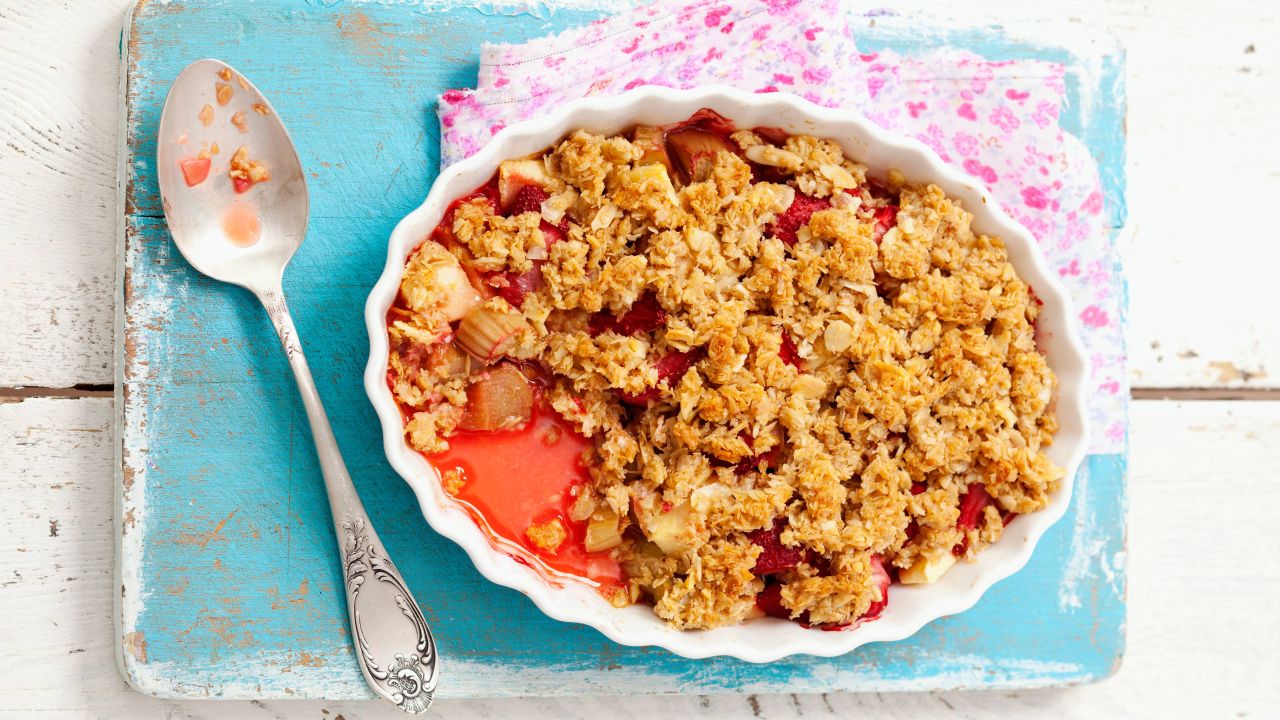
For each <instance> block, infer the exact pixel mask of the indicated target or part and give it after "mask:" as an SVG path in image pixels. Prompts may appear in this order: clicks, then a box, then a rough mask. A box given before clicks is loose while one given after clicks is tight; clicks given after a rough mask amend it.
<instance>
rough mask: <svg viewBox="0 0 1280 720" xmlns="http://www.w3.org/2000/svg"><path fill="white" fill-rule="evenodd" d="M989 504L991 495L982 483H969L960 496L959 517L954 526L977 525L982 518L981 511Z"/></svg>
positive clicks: (971, 526)
mask: <svg viewBox="0 0 1280 720" xmlns="http://www.w3.org/2000/svg"><path fill="white" fill-rule="evenodd" d="M990 504H991V495H989V494H988V493H987V488H986V487H985V486H984V485H983V484H982V483H970V484H969V488H968V490H966V491H965V494H964V496H963V497H961V498H960V519H959V520H957V521H956V527H958V528H960V529H961V530H968V529H969V528H975V527H978V522H979V521H981V520H982V511H983V510H984V509H986V507H987V506H988V505H990Z"/></svg>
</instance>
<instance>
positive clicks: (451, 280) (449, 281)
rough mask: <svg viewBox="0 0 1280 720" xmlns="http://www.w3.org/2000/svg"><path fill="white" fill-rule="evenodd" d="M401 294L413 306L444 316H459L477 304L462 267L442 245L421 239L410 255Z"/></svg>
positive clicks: (407, 303)
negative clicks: (435, 311)
mask: <svg viewBox="0 0 1280 720" xmlns="http://www.w3.org/2000/svg"><path fill="white" fill-rule="evenodd" d="M400 296H401V297H402V298H404V302H405V304H406V305H407V306H408V307H409V308H410V309H412V310H417V311H420V312H424V311H433V310H438V311H439V312H441V313H442V314H443V315H444V317H445V320H447V321H448V322H454V321H457V320H461V319H462V318H463V317H465V316H466V315H467V313H469V312H471V309H472V308H474V307H475V306H476V305H478V304H480V295H479V294H478V293H477V292H476V289H475V287H474V286H473V285H472V284H471V281H470V279H469V278H468V276H467V273H466V271H465V269H464V268H463V267H462V265H461V263H459V262H458V259H457V258H455V257H454V256H453V255H452V254H451V253H450V252H449V251H448V250H445V249H444V247H443V246H441V245H440V244H439V243H435V242H424V243H422V245H421V247H419V248H418V249H417V251H416V252H414V254H413V255H412V256H410V257H409V262H408V264H407V266H406V268H405V274H404V280H402V281H401V283H400Z"/></svg>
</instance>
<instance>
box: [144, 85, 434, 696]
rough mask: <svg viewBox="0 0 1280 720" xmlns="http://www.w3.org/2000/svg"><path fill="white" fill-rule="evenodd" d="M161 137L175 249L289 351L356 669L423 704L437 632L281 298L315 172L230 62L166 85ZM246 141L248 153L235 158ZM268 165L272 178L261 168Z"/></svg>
mask: <svg viewBox="0 0 1280 720" xmlns="http://www.w3.org/2000/svg"><path fill="white" fill-rule="evenodd" d="M157 147H158V150H157V153H156V155H157V168H156V173H157V175H158V176H159V179H160V195H161V197H162V198H163V200H164V214H165V219H166V220H167V221H168V223H169V232H170V233H172V234H173V241H174V243H176V244H177V246H178V250H180V251H181V252H182V256H183V257H185V258H186V259H187V262H189V263H191V265H192V266H193V267H195V268H196V269H197V270H199V271H200V272H202V273H204V274H205V275H208V276H209V277H211V278H214V279H215V280H221V281H223V282H229V283H234V284H236V285H239V286H241V287H243V288H246V289H247V290H249V291H251V292H252V293H253V294H254V295H256V296H257V297H258V299H259V300H260V301H262V304H263V306H264V307H266V309H267V315H269V316H270V317H271V322H272V323H273V324H274V325H275V328H276V332H277V333H279V335H280V344H281V345H282V346H283V347H284V352H285V355H286V356H288V358H289V367H290V368H292V369H293V374H294V377H295V378H296V379H297V382H298V391H299V393H301V394H302V403H303V405H304V406H306V409H307V420H308V421H309V422H310V424H311V434H312V436H313V437H314V438H315V443H316V452H317V454H318V455H319V457H320V470H321V472H322V473H323V474H324V485H325V489H326V490H327V491H328V494H329V508H330V510H331V511H332V512H333V526H334V531H335V532H336V533H337V536H338V538H339V543H340V545H341V555H342V574H343V578H344V579H345V584H346V590H347V608H348V611H349V613H350V620H351V636H352V641H353V643H354V645H355V656H356V659H357V661H358V662H359V664H360V670H361V671H362V672H363V673H364V677H365V680H367V681H368V682H369V686H370V687H372V688H373V691H374V692H375V693H377V694H378V695H379V696H380V697H382V698H385V699H386V700H388V701H390V702H392V703H395V704H396V705H398V706H399V707H400V708H401V709H402V710H404V711H406V712H409V713H414V714H416V713H421V712H425V711H426V709H427V707H428V706H430V704H431V698H432V695H433V694H434V693H435V689H436V680H437V674H438V672H439V665H438V657H437V655H436V643H435V639H434V638H433V637H432V635H431V630H430V629H429V628H428V627H427V623H426V620H424V619H423V617H422V611H421V610H419V609H418V605H417V603H415V602H414V600H413V596H412V595H411V594H410V593H409V588H408V587H407V586H406V585H405V582H404V579H403V578H402V577H401V576H400V572H399V571H398V570H396V566H395V565H394V564H393V563H392V562H391V559H390V558H389V557H387V551H386V549H385V548H383V546H382V543H381V542H380V541H379V540H378V534H377V533H376V532H374V530H373V523H371V522H370V521H369V516H368V514H367V513H366V512H365V509H364V505H363V504H362V503H361V502H360V498H359V496H358V495H357V494H356V489H355V486H354V485H352V484H351V476H350V475H348V474H347V467H346V465H345V464H344V463H343V462H342V456H341V454H340V453H339V452H338V443H337V442H336V441H335V440H334V437H333V429H332V428H330V427H329V419H328V418H327V417H326V416H325V412H324V407H323V406H322V405H321V403H320V395H319V394H318V393H317V392H316V386H315V382H314V381H313V380H312V379H311V371H310V370H309V369H308V368H307V360H306V358H305V357H304V356H303V354H302V346H301V345H300V344H299V342H298V332H297V330H296V329H295V328H294V326H293V319H292V318H291V317H290V316H289V308H288V307H287V306H286V305H285V300H284V291H283V289H282V287H281V280H282V278H283V276H284V268H285V266H286V265H288V264H289V259H290V258H292V257H293V254H294V252H295V251H296V250H297V249H298V246H299V245H301V244H302V238H303V236H304V235H306V230H307V210H308V200H307V183H306V179H305V178H304V177H303V173H302V163H301V161H300V160H299V159H298V153H297V151H296V150H295V149H294V147H293V141H292V140H291V139H290V138H289V133H288V131H286V130H285V128H284V124H283V123H281V122H280V119H279V116H277V115H276V113H275V109H274V108H272V107H271V104H270V103H268V102H267V99H266V98H265V97H263V96H262V94H261V93H259V92H258V90H257V88H255V87H254V86H253V85H252V84H251V83H249V81H248V80H246V79H245V78H244V76H243V75H241V74H240V73H238V72H236V71H235V70H234V69H232V68H231V67H230V66H229V65H227V64H226V63H223V62H219V61H217V60H200V61H197V62H194V63H192V64H191V65H188V66H187V68H186V69H185V70H183V71H182V73H181V74H179V75H178V79H177V80H175V81H174V83H173V87H171V88H170V89H169V96H168V98H167V99H166V100H165V103H164V112H163V114H162V115H161V116H160V137H159V139H158V142H157ZM241 148H244V152H243V154H242V157H241V160H242V162H234V161H233V157H234V156H235V155H237V154H238V151H239V150H240V149H241ZM215 149H216V150H217V152H216V153H215V152H214V150H215ZM206 159H207V162H206ZM251 162H253V163H257V170H254V169H253V166H252V165H251V164H250V163H251ZM232 165H237V166H238V167H239V168H240V173H239V174H241V175H243V176H245V177H244V178H243V179H242V180H241V184H242V185H243V184H244V183H245V181H246V180H250V181H251V180H253V179H258V180H259V181H258V182H254V183H252V184H251V185H250V186H249V187H248V188H247V189H244V188H242V190H243V192H236V189H235V188H234V187H233V179H232V177H231V176H230V172H231V166H232ZM263 169H265V171H266V172H267V174H268V175H269V177H268V178H267V179H262V178H261V177H257V176H258V175H259V173H260V171H261V170H263ZM206 170H207V176H205V177H203V178H201V175H202V174H203V171H206ZM196 180H199V182H195V181H196Z"/></svg>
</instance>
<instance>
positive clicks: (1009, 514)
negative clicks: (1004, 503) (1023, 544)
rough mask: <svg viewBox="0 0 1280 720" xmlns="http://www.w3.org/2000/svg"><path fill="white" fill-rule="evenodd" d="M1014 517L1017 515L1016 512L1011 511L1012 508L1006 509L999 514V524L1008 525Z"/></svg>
mask: <svg viewBox="0 0 1280 720" xmlns="http://www.w3.org/2000/svg"><path fill="white" fill-rule="evenodd" d="M1016 517H1018V513H1016V512H1013V511H1012V510H1006V511H1005V512H1004V514H1002V515H1001V516H1000V524H1001V525H1003V526H1005V527H1009V523H1011V522H1013V519H1014V518H1016Z"/></svg>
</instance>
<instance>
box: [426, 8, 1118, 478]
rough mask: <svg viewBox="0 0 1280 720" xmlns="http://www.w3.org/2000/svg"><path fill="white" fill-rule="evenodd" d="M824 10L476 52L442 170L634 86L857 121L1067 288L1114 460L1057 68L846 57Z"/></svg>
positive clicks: (641, 14)
mask: <svg viewBox="0 0 1280 720" xmlns="http://www.w3.org/2000/svg"><path fill="white" fill-rule="evenodd" d="M845 12H846V10H844V9H842V8H841V6H840V3H839V2H838V0H731V1H730V2H722V1H720V0H710V1H707V0H702V1H698V2H693V3H690V4H682V3H662V2H659V3H655V4H653V5H647V6H643V7H639V8H636V9H634V10H631V11H628V12H624V13H621V14H618V15H615V16H612V17H608V18H605V19H602V20H599V21H596V22H594V23H592V24H590V25H587V26H585V27H580V28H574V29H571V30H567V31H565V32H562V33H560V34H558V35H554V36H551V37H546V38H541V39H538V40H533V41H530V42H527V43H523V44H520V45H488V44H486V45H484V46H483V47H482V48H481V52H480V72H479V79H478V82H477V86H476V88H475V89H474V90H472V89H459V90H450V91H448V92H446V93H445V94H444V95H442V96H441V98H440V104H439V115H440V124H441V138H442V140H441V165H442V166H444V165H448V164H450V163H453V162H456V161H457V160H460V159H462V158H464V157H466V156H468V155H470V154H472V153H474V152H475V151H476V150H478V149H479V148H480V146H482V145H483V144H484V143H485V142H486V141H487V140H488V139H489V138H490V137H491V136H492V135H493V134H494V133H497V132H498V131H499V130H501V129H502V128H503V127H505V126H506V125H507V124H509V123H512V122H517V121H519V120H522V119H524V118H527V117H532V116H534V115H538V114H539V113H541V112H542V111H543V110H544V109H545V108H553V107H556V106H558V105H560V104H562V103H564V102H565V101H567V100H571V99H574V98H578V97H583V96H586V95H608V94H616V93H620V92H623V91H625V90H629V89H631V88H633V87H636V86H638V85H646V84H649V85H665V86H669V87H694V86H698V85H706V84H712V83H720V84H725V85H731V86H734V87H737V88H739V89H742V90H749V91H753V92H776V91H780V90H784V91H787V92H791V93H795V94H797V95H800V96H801V97H804V98H806V99H808V100H811V101H813V102H815V103H818V104H821V105H826V106H830V107H842V108H849V109H852V110H857V111H859V112H861V113H863V114H864V115H866V116H867V117H868V118H870V119H871V120H872V121H874V122H876V123H878V124H880V125H882V126H883V127H885V128H888V129H890V130H894V131H896V132H899V133H902V134H905V135H910V136H912V137H915V138H918V139H919V140H921V141H922V142H924V143H925V144H927V145H929V146H930V147H932V148H933V149H934V150H935V151H936V152H937V153H938V155H939V156H941V157H942V159H943V160H944V161H946V162H948V163H950V164H952V165H955V166H957V167H959V168H961V169H963V170H964V171H965V172H967V173H969V174H970V175H972V176H974V177H976V178H978V179H980V180H981V181H982V182H983V183H984V184H985V185H986V186H987V187H989V188H990V189H991V192H992V194H993V195H994V196H995V197H996V199H997V200H998V201H999V202H1000V203H1001V204H1002V205H1003V206H1004V208H1005V209H1006V210H1007V211H1008V212H1009V213H1010V214H1012V215H1013V217H1014V218H1015V219H1016V220H1018V221H1019V222H1021V223H1022V224H1023V225H1025V226H1026V227H1027V228H1028V229H1029V230H1030V231H1031V232H1032V233H1033V234H1034V235H1035V237H1036V239H1037V240H1038V241H1039V243H1040V246H1041V248H1043V250H1044V252H1045V254H1046V256H1047V257H1048V259H1049V264H1050V266H1051V267H1052V268H1054V269H1056V270H1057V272H1058V274H1059V276H1060V277H1061V278H1062V281H1063V283H1064V284H1065V285H1066V286H1067V288H1068V289H1069V290H1070V291H1071V293H1072V295H1073V297H1074V299H1075V302H1076V308H1077V311H1078V313H1079V316H1078V321H1079V327H1080V330H1081V333H1082V336H1083V338H1084V342H1085V345H1086V347H1087V350H1088V353H1089V359H1090V362H1091V365H1092V373H1093V375H1092V378H1091V383H1092V387H1091V392H1090V413H1091V415H1092V422H1093V437H1092V440H1091V445H1090V452H1092V453H1115V452H1122V451H1123V449H1124V442H1125V428H1126V409H1127V398H1128V386H1127V381H1126V377H1125V354H1124V337H1123V327H1122V325H1121V311H1122V306H1123V281H1122V278H1121V277H1120V274H1119V271H1118V268H1119V265H1118V263H1117V262H1116V258H1115V250H1114V247H1113V245H1112V243H1111V241H1110V238H1109V227H1108V224H1107V218H1106V215H1105V214H1104V213H1103V193H1102V189H1101V185H1100V182H1099V177H1098V170H1097V166H1096V165H1095V163H1094V161H1093V158H1092V157H1091V156H1090V153H1089V151H1088V149H1087V148H1086V147H1085V146H1084V144H1083V143H1081V142H1080V141H1079V140H1078V139H1076V138H1075V137H1073V136H1071V135H1069V134H1067V133H1065V132H1063V130H1062V128H1061V127H1060V126H1059V125H1058V114H1059V112H1060V110H1061V108H1062V104H1063V98H1064V96H1065V82H1064V68H1063V67H1062V66H1061V65H1058V64H1054V63H1047V62H1042V61H1036V60H1002V61H999V62H996V61H991V60H987V59H985V58H983V57H980V56H978V55H974V54H972V53H969V52H965V51H960V50H955V49H940V50H936V51H933V52H931V53H928V54H925V55H915V56H905V55H900V54H898V53H895V52H891V51H882V52H879V53H861V52H859V50H858V47H857V45H856V43H855V41H854V35H853V33H852V31H851V29H850V26H849V24H848V22H847V21H846V19H845V17H846V16H845Z"/></svg>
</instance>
